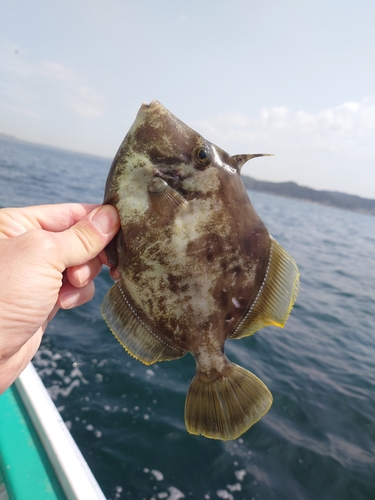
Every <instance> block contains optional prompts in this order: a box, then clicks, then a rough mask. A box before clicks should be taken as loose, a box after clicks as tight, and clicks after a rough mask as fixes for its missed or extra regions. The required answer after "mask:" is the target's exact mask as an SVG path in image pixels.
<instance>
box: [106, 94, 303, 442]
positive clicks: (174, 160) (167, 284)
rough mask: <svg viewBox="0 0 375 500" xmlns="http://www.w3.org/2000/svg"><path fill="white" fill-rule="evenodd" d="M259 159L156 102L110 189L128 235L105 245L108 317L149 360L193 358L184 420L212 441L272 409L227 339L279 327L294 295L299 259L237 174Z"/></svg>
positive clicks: (135, 131)
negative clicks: (232, 357)
mask: <svg viewBox="0 0 375 500" xmlns="http://www.w3.org/2000/svg"><path fill="white" fill-rule="evenodd" d="M256 156H263V155H261V154H249V155H235V156H230V155H229V154H228V153H226V152H225V151H223V150H222V149H220V148H219V147H217V146H215V145H214V144H212V143H210V142H209V141H207V140H205V139H204V138H203V137H202V136H201V135H199V134H198V133H197V132H195V131H194V130H192V129H191V128H190V127H188V126H187V125H185V124H184V123H182V122H181V121H180V120H178V119H177V118H176V117H175V116H174V115H173V114H172V113H170V112H169V111H168V110H167V109H166V108H164V107H163V106H162V105H161V104H160V103H159V102H157V101H152V102H151V103H150V104H143V105H142V106H141V108H140V110H139V112H138V115H137V118H136V120H135V122H134V124H133V126H132V127H131V129H130V130H129V132H128V134H127V135H126V137H125V139H124V141H123V142H122V144H121V146H120V148H119V150H118V152H117V154H116V156H115V158H114V160H113V163H112V166H111V169H110V172H109V174H108V179H107V183H106V188H105V196H104V203H109V204H112V205H114V206H115V207H117V209H118V211H119V214H120V218H121V230H120V232H119V233H118V234H117V236H116V237H115V238H114V240H112V242H111V243H110V244H109V245H108V246H107V248H106V252H107V256H108V260H109V263H110V265H111V275H112V277H113V278H114V279H115V280H116V282H115V284H114V285H113V287H112V288H111V289H110V290H109V292H108V293H107V295H106V296H105V298H104V301H103V304H102V313H103V316H104V318H105V320H106V322H107V324H108V325H109V327H110V329H111V330H112V332H113V333H114V335H115V336H116V338H117V339H118V340H119V341H120V342H121V344H122V345H123V346H124V348H125V349H126V350H127V351H128V352H129V353H130V354H131V355H132V356H134V357H135V358H137V359H138V360H140V361H142V362H143V363H145V364H147V365H148V364H151V363H155V362H158V361H167V360H173V359H177V358H180V357H182V356H184V355H185V354H186V353H187V352H190V353H191V354H192V355H193V356H194V358H195V360H196V374H195V377H194V378H193V380H192V382H191V385H190V388H189V391H188V394H187V398H186V404H185V422H186V427H187V429H188V431H189V432H190V433H192V434H202V435H204V436H206V437H209V438H216V439H224V440H226V439H235V438H237V437H238V436H240V435H241V434H242V433H243V432H245V431H246V430H247V429H248V428H249V427H250V426H251V425H253V424H254V423H255V422H257V421H258V420H259V419H260V418H261V417H262V416H263V415H264V414H265V413H266V412H267V411H268V409H269V408H270V406H271V403H272V396H271V393H270V391H269V390H268V389H267V387H266V386H265V385H264V384H263V382H261V380H259V379H258V378H257V377H256V376H255V375H254V374H252V373H251V372H249V371H247V370H245V369H244V368H242V367H240V366H238V365H236V364H234V363H231V362H230V361H229V360H228V358H227V357H226V355H225V353H224V342H225V340H227V339H239V338H241V337H245V336H248V335H252V334H253V333H254V332H255V331H257V330H258V329H260V328H262V327H264V326H267V325H275V326H281V327H282V326H284V324H285V322H286V320H287V318H288V316H289V313H290V310H291V308H292V306H293V304H294V301H295V299H296V295H297V291H298V283H299V272H298V268H297V266H296V264H295V262H294V260H293V259H292V258H291V257H290V256H289V255H288V254H287V253H286V252H285V250H283V248H282V247H281V246H280V245H279V244H278V243H277V242H276V241H275V240H274V239H273V238H272V237H271V235H270V234H269V232H268V230H267V228H266V227H265V225H264V224H263V222H262V221H261V219H260V218H259V216H258V215H257V213H256V211H255V210H254V208H253V206H252V204H251V202H250V200H249V197H248V194H247V192H246V189H245V187H244V185H243V183H242V181H241V179H240V175H239V174H240V170H241V167H242V165H243V164H244V163H245V162H246V161H248V160H250V159H252V158H254V157H256Z"/></svg>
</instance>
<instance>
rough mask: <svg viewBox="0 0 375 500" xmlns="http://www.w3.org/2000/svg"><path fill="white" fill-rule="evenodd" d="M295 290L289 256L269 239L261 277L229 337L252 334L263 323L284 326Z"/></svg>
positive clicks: (294, 271)
mask: <svg viewBox="0 0 375 500" xmlns="http://www.w3.org/2000/svg"><path fill="white" fill-rule="evenodd" d="M298 289H299V271H298V267H297V264H296V263H295V261H294V260H293V259H292V257H291V256H290V255H289V254H288V253H287V252H286V251H285V250H284V249H283V247H282V246H281V245H279V244H278V243H277V241H276V240H274V239H272V245H271V254H270V259H269V263H268V268H267V271H266V275H265V278H264V280H263V283H262V286H261V287H260V289H259V292H258V294H257V296H256V298H255V300H254V302H253V303H252V305H251V306H250V309H249V310H248V312H247V313H246V315H245V317H244V318H243V320H242V321H241V323H240V324H239V325H238V327H237V328H236V329H235V331H234V332H233V333H232V335H231V336H230V337H229V338H232V339H240V338H242V337H247V336H249V335H252V334H253V333H255V332H256V331H257V330H259V329H260V328H263V327H265V326H269V325H272V326H280V327H284V325H285V323H286V320H287V319H288V317H289V314H290V311H291V310H292V307H293V304H294V302H295V300H296V297H297V294H298Z"/></svg>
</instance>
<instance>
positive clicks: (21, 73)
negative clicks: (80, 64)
mask: <svg viewBox="0 0 375 500" xmlns="http://www.w3.org/2000/svg"><path fill="white" fill-rule="evenodd" d="M0 74H1V78H2V81H3V88H2V90H0V105H1V104H2V105H3V106H5V107H7V108H8V109H13V110H14V111H15V112H19V111H17V110H27V114H28V115H29V116H34V117H40V116H43V112H44V113H48V109H49V108H48V100H50V101H49V102H50V103H51V104H52V103H53V104H54V105H56V103H59V105H60V106H61V104H62V105H63V107H64V108H65V109H67V110H70V112H73V113H74V114H75V115H79V116H83V117H85V118H88V119H90V120H92V119H95V118H99V117H101V116H102V115H103V114H104V112H105V108H106V105H105V97H104V96H103V95H102V94H100V93H99V92H98V91H97V90H96V89H94V88H93V87H91V86H89V85H87V84H86V82H85V80H84V78H83V77H82V75H80V74H79V72H77V71H76V70H74V69H72V68H68V67H66V66H65V65H63V64H61V63H60V62H58V61H31V60H30V56H29V54H28V52H27V51H26V50H22V49H18V48H17V49H15V44H12V43H10V42H7V43H5V44H3V45H1V46H0Z"/></svg>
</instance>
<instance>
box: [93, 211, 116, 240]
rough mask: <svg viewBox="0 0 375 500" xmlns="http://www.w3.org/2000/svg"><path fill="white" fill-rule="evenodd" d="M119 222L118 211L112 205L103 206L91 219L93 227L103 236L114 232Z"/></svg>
mask: <svg viewBox="0 0 375 500" xmlns="http://www.w3.org/2000/svg"><path fill="white" fill-rule="evenodd" d="M117 221H118V216H117V213H116V209H115V208H113V207H111V206H110V205H103V206H102V207H100V208H99V210H98V211H97V212H96V214H95V215H94V216H93V218H92V219H91V222H92V223H93V225H94V226H95V227H96V228H97V229H99V231H100V232H101V233H103V234H109V233H110V232H112V231H113V229H114V228H115V226H116V224H117Z"/></svg>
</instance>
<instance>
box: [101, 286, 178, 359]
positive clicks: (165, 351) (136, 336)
mask: <svg viewBox="0 0 375 500" xmlns="http://www.w3.org/2000/svg"><path fill="white" fill-rule="evenodd" d="M101 311H102V315H103V317H104V319H105V321H106V323H107V325H108V326H109V328H110V330H111V332H112V333H113V334H114V336H115V337H116V339H117V340H118V341H119V342H120V344H121V345H122V346H123V347H124V348H125V350H126V351H127V352H128V353H129V354H130V355H131V356H133V357H134V358H136V359H138V360H139V361H142V363H144V364H146V365H151V364H152V363H156V362H158V361H169V360H172V359H178V358H181V357H182V356H184V354H185V351H182V350H181V349H178V348H176V347H173V346H171V345H169V344H168V343H167V342H165V341H164V339H162V338H160V337H159V336H158V335H157V334H156V333H154V332H153V331H152V330H151V328H150V327H149V326H148V325H146V324H145V323H144V322H143V321H142V320H141V319H140V317H139V316H138V315H137V313H136V312H135V310H134V309H133V308H132V306H131V305H130V303H129V301H128V299H127V298H126V296H125V294H124V293H123V291H122V288H121V284H120V282H119V281H117V282H116V283H115V284H114V285H113V286H112V288H111V289H110V290H109V291H108V292H107V294H106V295H105V297H104V300H103V303H102V305H101Z"/></svg>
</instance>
